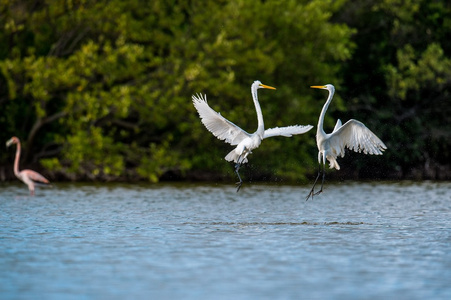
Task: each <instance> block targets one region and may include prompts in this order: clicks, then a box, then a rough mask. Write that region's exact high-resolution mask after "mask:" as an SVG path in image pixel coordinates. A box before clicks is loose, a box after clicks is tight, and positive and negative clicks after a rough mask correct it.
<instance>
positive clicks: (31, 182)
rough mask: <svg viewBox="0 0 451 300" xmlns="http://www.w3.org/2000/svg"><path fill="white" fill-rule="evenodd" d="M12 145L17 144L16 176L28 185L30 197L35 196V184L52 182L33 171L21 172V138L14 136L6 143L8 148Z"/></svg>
mask: <svg viewBox="0 0 451 300" xmlns="http://www.w3.org/2000/svg"><path fill="white" fill-rule="evenodd" d="M12 144H17V149H16V159H15V161H14V175H16V177H17V178H19V179H20V180H22V181H23V182H24V183H25V184H26V185H28V189H29V190H30V195H31V196H34V186H35V184H50V182H49V181H48V180H47V178H45V177H44V176H42V175H41V174H39V173H38V172H35V171H33V170H22V171H19V159H20V140H19V138H17V137H15V136H13V137H12V138H11V139H9V141H7V142H6V147H9V146H11V145H12Z"/></svg>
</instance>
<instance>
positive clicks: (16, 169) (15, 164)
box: [14, 142, 20, 176]
mask: <svg viewBox="0 0 451 300" xmlns="http://www.w3.org/2000/svg"><path fill="white" fill-rule="evenodd" d="M19 160H20V142H18V143H17V147H16V159H15V160H14V175H16V176H19Z"/></svg>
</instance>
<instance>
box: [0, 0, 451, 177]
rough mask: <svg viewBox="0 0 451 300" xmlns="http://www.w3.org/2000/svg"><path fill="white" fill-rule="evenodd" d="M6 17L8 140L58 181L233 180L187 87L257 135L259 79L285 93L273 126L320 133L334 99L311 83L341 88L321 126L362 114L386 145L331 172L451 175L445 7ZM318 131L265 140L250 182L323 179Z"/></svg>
mask: <svg viewBox="0 0 451 300" xmlns="http://www.w3.org/2000/svg"><path fill="white" fill-rule="evenodd" d="M0 26H1V27H2V28H1V30H0V128H1V130H0V140H1V141H3V142H6V141H7V140H8V139H9V138H10V137H11V136H13V135H15V136H17V137H19V138H20V139H21V141H22V144H23V149H22V151H23V152H22V159H21V167H22V168H34V169H36V170H37V171H40V172H42V173H43V174H44V175H45V176H47V177H48V178H49V179H51V180H53V181H56V180H100V181H136V180H147V181H152V182H157V181H159V180H183V179H189V180H222V179H230V178H233V177H234V176H235V175H234V173H233V166H232V165H230V164H229V163H228V162H226V161H225V160H224V159H223V158H224V156H225V155H226V154H227V153H228V152H229V151H230V150H231V149H232V147H231V146H230V145H227V144H224V143H223V142H222V141H219V140H217V139H216V138H215V137H214V136H213V135H212V134H211V133H209V132H208V131H207V130H206V129H205V128H204V126H203V125H202V124H201V122H200V120H199V117H198V115H197V113H196V111H195V109H194V107H193V105H192V102H191V95H192V94H194V93H199V92H200V93H205V94H207V97H208V99H209V104H210V105H211V106H212V107H213V108H214V109H215V110H217V111H220V112H221V113H222V115H223V116H225V117H226V118H228V119H229V120H231V121H232V122H234V123H236V124H237V125H239V126H240V127H242V128H243V129H245V130H247V131H248V132H253V131H255V129H256V123H257V119H256V115H255V110H254V105H253V103H252V98H251V94H250V85H251V84H252V82H253V81H254V80H261V81H262V82H263V83H265V84H268V85H271V86H275V87H276V88H277V90H276V91H263V92H260V94H259V96H260V103H261V106H262V110H263V114H264V117H265V125H266V127H275V126H287V125H293V124H303V125H305V124H312V125H315V126H316V124H317V121H318V116H319V113H320V111H321V107H322V105H323V104H324V101H325V100H326V97H327V93H326V92H324V91H318V90H311V89H310V88H309V86H310V85H320V84H327V83H332V84H334V85H335V87H336V89H337V94H336V96H335V99H334V101H333V102H332V105H331V107H330V109H329V111H328V114H327V116H326V124H325V125H326V128H329V129H330V130H332V128H333V125H334V124H335V120H336V119H337V118H341V119H342V121H343V122H345V121H347V120H348V119H350V118H355V119H358V120H361V121H363V122H364V123H365V124H366V125H367V126H368V127H369V128H370V129H371V130H372V131H373V132H374V133H375V134H376V135H378V136H379V137H380V138H381V139H382V140H383V141H384V142H385V143H386V145H387V146H388V150H387V151H386V152H385V154H384V155H383V156H376V157H372V156H366V155H362V154H354V153H351V152H347V154H346V157H345V158H343V159H341V162H342V163H340V165H341V166H342V170H341V171H340V172H331V173H333V174H334V175H335V176H340V178H387V179H405V178H413V179H450V178H451V159H450V155H451V154H450V153H451V139H450V136H451V120H450V119H451V107H450V93H451V2H449V1H445V0H442V1H434V0H361V1H346V0H330V1H328V0H311V1H302V0H301V1H300V0H286V1H279V0H266V1H262V0H229V1H225V0H220V1H176V0H164V1H163V0H155V1H140V0H126V1H123V0H120V1H119V0H109V1H84V0H79V1H77V0H73V1H70V0H67V1H58V0H55V1H50V0H49V1H44V0H42V1H39V0H36V1H20V0H19V1H8V0H0ZM315 131H316V128H314V129H313V130H312V131H310V132H308V133H307V134H304V135H300V136H295V137H292V138H283V137H280V138H273V139H268V140H265V141H264V142H263V144H262V146H261V147H260V148H259V149H257V150H256V151H254V153H253V154H252V156H251V157H250V163H249V165H248V166H246V167H245V168H243V169H242V171H243V175H244V177H245V178H246V180H268V181H282V180H283V181H291V182H304V181H305V180H306V179H307V178H309V177H308V176H311V175H313V174H316V170H317V149H316V145H315ZM14 153H15V151H14V149H6V148H3V150H2V151H0V177H1V178H0V179H1V180H8V179H11V178H12V177H13V173H12V164H13V160H14ZM331 175H332V174H331ZM336 178H337V177H336Z"/></svg>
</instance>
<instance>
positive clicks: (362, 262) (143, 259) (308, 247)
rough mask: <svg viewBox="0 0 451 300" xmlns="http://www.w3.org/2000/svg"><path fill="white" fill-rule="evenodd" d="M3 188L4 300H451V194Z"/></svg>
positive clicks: (357, 187)
mask: <svg viewBox="0 0 451 300" xmlns="http://www.w3.org/2000/svg"><path fill="white" fill-rule="evenodd" d="M309 188H310V187H309V186H300V187H299V186H278V185H262V184H248V183H247V184H245V185H243V188H242V190H241V191H240V192H239V193H238V194H237V193H235V188H234V186H233V184H230V185H198V184H158V185H122V184H120V185H115V184H110V185H103V186H94V185H70V184H57V186H56V187H54V188H53V189H43V188H41V189H39V190H37V193H36V194H37V196H36V197H34V198H30V197H27V194H28V191H27V189H26V186H25V185H23V184H19V183H18V184H13V185H5V184H3V185H0V225H1V226H0V266H1V268H0V298H1V299H395V298H396V299H451V183H449V182H448V183H443V182H442V183H436V182H421V183H415V182H407V183H406V182H404V183H352V182H343V183H341V184H331V183H329V184H327V185H326V187H325V193H324V194H323V195H320V196H317V197H315V198H314V200H313V201H311V200H309V201H308V202H305V201H304V200H303V199H304V198H305V196H306V195H307V193H308V190H309Z"/></svg>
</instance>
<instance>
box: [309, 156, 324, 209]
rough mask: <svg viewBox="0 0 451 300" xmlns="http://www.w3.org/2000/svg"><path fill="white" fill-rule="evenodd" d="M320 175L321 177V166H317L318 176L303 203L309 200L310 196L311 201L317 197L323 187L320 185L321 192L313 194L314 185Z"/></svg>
mask: <svg viewBox="0 0 451 300" xmlns="http://www.w3.org/2000/svg"><path fill="white" fill-rule="evenodd" d="M320 175H321V164H319V165H318V175H317V176H316V179H315V182H314V183H313V187H312V189H311V190H310V193H308V195H307V198H305V201H307V200H308V199H309V198H310V196H312V200H313V196H315V195H318V194H319V193H320V192H321V191H322V190H323V185H322V184H321V191H320V192H318V193H315V186H316V183H317V182H318V179H319V176H320ZM323 183H324V169H323Z"/></svg>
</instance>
